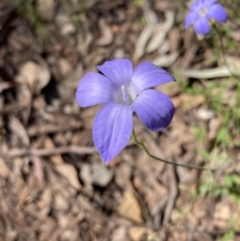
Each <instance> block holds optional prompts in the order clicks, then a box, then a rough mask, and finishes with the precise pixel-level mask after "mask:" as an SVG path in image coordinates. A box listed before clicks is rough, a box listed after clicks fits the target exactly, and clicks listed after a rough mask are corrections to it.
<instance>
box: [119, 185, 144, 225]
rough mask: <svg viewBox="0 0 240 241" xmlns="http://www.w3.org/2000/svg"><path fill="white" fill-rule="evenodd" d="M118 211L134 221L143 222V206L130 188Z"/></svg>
mask: <svg viewBox="0 0 240 241" xmlns="http://www.w3.org/2000/svg"><path fill="white" fill-rule="evenodd" d="M118 213H119V214H120V215H121V216H123V217H125V218H129V219H131V220H133V221H134V222H137V223H142V222H143V219H142V212H141V207H140V205H139V203H138V201H137V199H136V197H135V196H134V194H133V192H132V191H131V190H130V189H127V190H126V191H125V193H124V196H123V200H122V203H121V205H120V206H119V208H118Z"/></svg>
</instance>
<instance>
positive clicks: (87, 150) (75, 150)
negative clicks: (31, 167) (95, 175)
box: [0, 146, 97, 158]
mask: <svg viewBox="0 0 240 241" xmlns="http://www.w3.org/2000/svg"><path fill="white" fill-rule="evenodd" d="M95 152H97V150H96V149H95V148H94V147H85V146H63V147H57V148H54V149H33V148H32V149H11V150H9V151H8V152H6V153H4V152H3V153H0V156H3V157H7V158H14V157H20V156H28V155H30V156H51V155H56V154H63V153H71V154H77V155H85V154H92V153H95Z"/></svg>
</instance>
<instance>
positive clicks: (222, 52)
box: [211, 22, 239, 77]
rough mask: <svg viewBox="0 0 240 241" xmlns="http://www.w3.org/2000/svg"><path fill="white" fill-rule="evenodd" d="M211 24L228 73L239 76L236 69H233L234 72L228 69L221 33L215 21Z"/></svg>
mask: <svg viewBox="0 0 240 241" xmlns="http://www.w3.org/2000/svg"><path fill="white" fill-rule="evenodd" d="M211 26H212V27H213V29H214V30H215V32H216V34H217V36H218V38H219V42H220V49H221V54H222V58H223V62H224V64H225V66H226V68H227V70H228V71H229V73H230V74H231V75H232V77H239V74H237V73H236V70H235V69H234V72H233V71H232V70H230V68H229V66H228V63H227V61H226V58H225V47H224V44H223V39H222V34H221V31H220V30H219V29H218V27H217V25H216V23H215V22H213V23H212V24H211Z"/></svg>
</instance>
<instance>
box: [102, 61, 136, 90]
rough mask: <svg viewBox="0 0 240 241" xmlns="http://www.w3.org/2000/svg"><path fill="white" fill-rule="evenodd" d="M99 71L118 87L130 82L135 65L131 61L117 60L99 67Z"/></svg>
mask: <svg viewBox="0 0 240 241" xmlns="http://www.w3.org/2000/svg"><path fill="white" fill-rule="evenodd" d="M98 69H99V70H100V71H101V72H102V73H103V74H104V75H105V76H106V77H107V78H108V79H109V80H110V81H111V82H112V83H113V84H114V85H115V86H116V87H119V86H121V85H123V84H127V83H129V82H130V79H131V76H132V72H133V64H132V62H131V61H130V60H129V59H115V60H111V61H107V62H105V63H104V64H103V65H100V66H98Z"/></svg>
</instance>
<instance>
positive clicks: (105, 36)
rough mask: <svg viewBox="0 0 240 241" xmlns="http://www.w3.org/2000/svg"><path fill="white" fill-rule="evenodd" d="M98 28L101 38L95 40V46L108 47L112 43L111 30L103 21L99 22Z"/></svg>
mask: <svg viewBox="0 0 240 241" xmlns="http://www.w3.org/2000/svg"><path fill="white" fill-rule="evenodd" d="M99 28H100V30H101V37H100V38H99V39H98V40H97V42H96V44H97V45H100V46H106V45H109V44H110V43H111V42H112V41H113V33H112V29H111V28H110V27H109V26H108V25H107V24H106V22H105V19H103V18H101V19H100V20H99Z"/></svg>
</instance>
